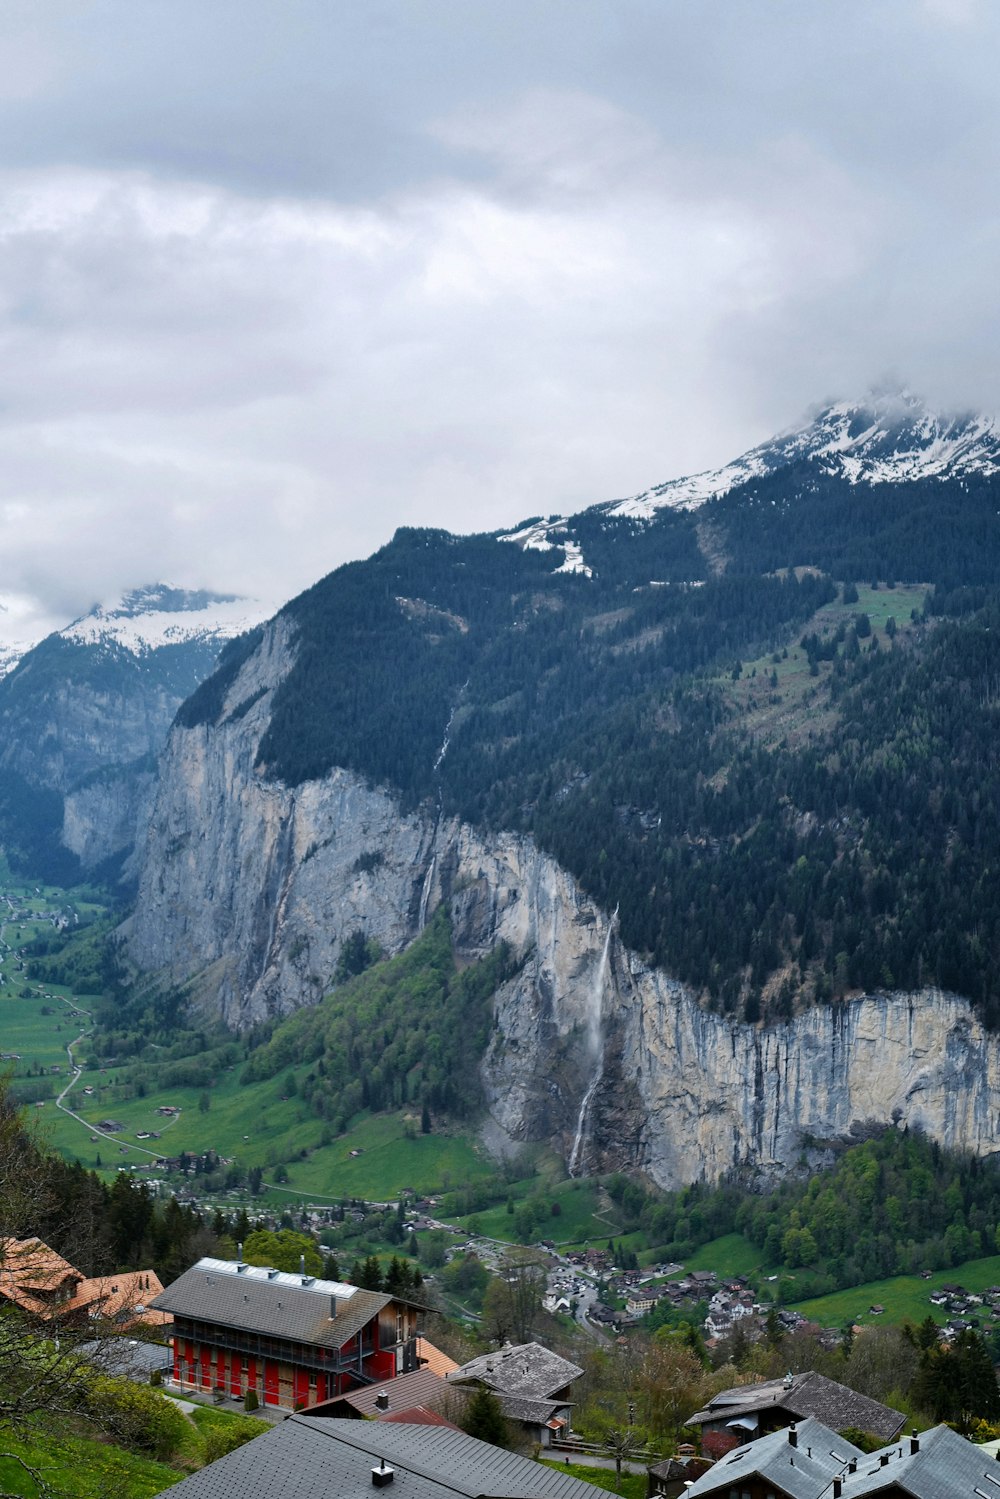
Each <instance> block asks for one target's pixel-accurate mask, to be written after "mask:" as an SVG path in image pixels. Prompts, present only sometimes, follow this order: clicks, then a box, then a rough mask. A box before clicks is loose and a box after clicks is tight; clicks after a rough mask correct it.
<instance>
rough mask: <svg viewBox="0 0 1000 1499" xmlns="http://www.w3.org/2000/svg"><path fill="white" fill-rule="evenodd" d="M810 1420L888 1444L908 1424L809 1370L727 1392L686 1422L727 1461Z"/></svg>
mask: <svg viewBox="0 0 1000 1499" xmlns="http://www.w3.org/2000/svg"><path fill="white" fill-rule="evenodd" d="M806 1418H814V1419H816V1420H817V1421H821V1422H822V1423H823V1424H824V1426H828V1427H830V1428H831V1429H832V1430H833V1431H843V1430H844V1429H845V1428H847V1427H855V1428H857V1430H859V1431H870V1432H871V1433H872V1434H873V1435H874V1436H876V1437H878V1438H879V1439H880V1440H881V1441H883V1442H888V1441H892V1439H893V1437H895V1436H897V1435H898V1433H899V1432H900V1431H901V1430H902V1427H903V1422H904V1421H905V1420H906V1417H905V1416H904V1415H903V1413H902V1412H901V1411H896V1410H892V1409H891V1408H890V1407H889V1406H887V1405H882V1404H880V1403H879V1401H877V1400H869V1399H868V1397H867V1396H866V1395H859V1394H857V1392H856V1391H854V1390H851V1389H848V1387H847V1385H842V1384H838V1383H837V1381H836V1380H835V1379H827V1378H825V1376H824V1375H822V1374H816V1373H814V1372H813V1371H812V1370H809V1371H808V1372H807V1373H805V1374H786V1375H785V1377H784V1379H769V1380H765V1381H764V1382H763V1383H760V1384H751V1385H738V1386H737V1387H736V1388H735V1389H733V1390H721V1391H720V1392H719V1394H718V1395H714V1396H713V1397H712V1399H711V1400H710V1401H709V1402H708V1405H707V1406H705V1408H704V1409H703V1410H699V1411H695V1413H694V1415H692V1416H689V1417H688V1420H687V1423H686V1424H687V1425H688V1426H700V1427H701V1449H702V1451H703V1452H704V1453H705V1454H706V1455H708V1456H711V1457H721V1456H722V1455H723V1454H724V1453H727V1452H730V1451H732V1449H733V1448H734V1447H738V1446H741V1445H742V1444H743V1443H745V1442H747V1441H751V1442H753V1441H754V1439H760V1438H763V1437H764V1436H766V1435H768V1434H769V1433H771V1432H773V1431H777V1430H785V1429H786V1428H788V1427H789V1426H790V1425H792V1424H793V1423H794V1422H796V1421H801V1420H804V1419H806Z"/></svg>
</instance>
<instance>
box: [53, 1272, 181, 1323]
mask: <svg viewBox="0 0 1000 1499" xmlns="http://www.w3.org/2000/svg"><path fill="white" fill-rule="evenodd" d="M162 1291H163V1283H162V1282H161V1280H160V1277H159V1276H158V1275H157V1273H156V1271H155V1270H126V1271H124V1272H123V1273H122V1274H120V1275H96V1276H92V1277H91V1278H90V1279H89V1280H84V1281H81V1282H80V1287H79V1290H78V1291H77V1294H76V1298H74V1299H78V1300H79V1302H80V1304H81V1306H90V1305H92V1306H93V1310H92V1311H91V1314H90V1315H91V1316H93V1317H102V1318H105V1319H106V1320H107V1321H109V1322H115V1323H117V1325H118V1326H119V1327H120V1328H121V1329H122V1330H123V1331H124V1330H126V1329H127V1328H130V1327H134V1326H135V1325H136V1323H139V1322H143V1323H145V1324H146V1325H147V1326H150V1327H166V1326H169V1324H170V1323H171V1322H173V1320H174V1319H173V1316H172V1315H171V1313H170V1312H161V1311H156V1310H154V1309H153V1308H152V1307H150V1305H149V1303H150V1302H151V1301H152V1299H153V1297H154V1296H159V1295H161V1293H162Z"/></svg>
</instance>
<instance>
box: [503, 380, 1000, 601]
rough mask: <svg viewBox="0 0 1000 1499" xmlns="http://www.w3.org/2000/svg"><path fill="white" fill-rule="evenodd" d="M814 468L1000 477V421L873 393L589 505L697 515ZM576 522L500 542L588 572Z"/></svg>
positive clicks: (630, 515) (880, 475) (648, 514)
mask: <svg viewBox="0 0 1000 1499" xmlns="http://www.w3.org/2000/svg"><path fill="white" fill-rule="evenodd" d="M803 461H805V462H808V463H814V464H815V465H816V467H817V469H818V470H819V471H820V472H821V473H824V474H831V475H835V476H840V477H842V478H844V479H846V480H847V481H848V482H849V483H851V484H860V483H865V484H898V483H902V482H904V481H906V480H917V479H937V480H943V479H958V478H963V477H965V476H968V475H972V474H984V475H989V474H995V473H998V472H1000V421H998V420H997V418H995V417H988V416H981V415H977V414H974V413H966V414H964V415H956V416H947V415H943V414H941V413H935V412H932V411H930V410H929V409H928V407H927V406H926V405H925V404H924V402H923V401H922V400H920V398H919V397H917V396H915V395H913V394H912V392H910V391H906V390H885V391H873V392H871V393H869V395H868V396H866V397H865V399H864V400H863V401H861V402H857V403H851V402H838V403H836V404H834V405H831V406H826V407H823V408H822V409H821V410H820V411H819V412H817V413H816V414H815V415H811V416H809V417H808V418H807V419H806V420H805V421H804V422H801V423H800V424H799V425H797V426H795V427H791V428H789V429H788V430H787V431H785V432H782V433H779V434H778V436H777V437H773V438H771V439H770V440H769V441H767V442H764V443H760V444H759V445H758V446H757V447H755V448H751V449H750V450H749V451H748V452H746V453H744V454H742V456H741V457H739V458H736V459H734V460H733V461H732V462H731V463H727V464H725V465H724V466H723V467H722V468H717V469H708V470H706V471H705V472H704V473H700V474H691V475H688V476H687V477H684V478H679V479H669V480H667V482H666V483H664V484H657V485H655V486H654V487H653V488H652V489H646V490H643V492H642V493H641V494H637V495H633V496H632V497H631V498H629V499H624V500H610V501H605V502H602V503H599V504H597V505H593V506H591V507H590V509H591V511H592V512H598V513H601V514H604V515H607V516H609V517H613V518H619V517H621V518H627V519H632V520H639V521H648V520H652V519H653V518H654V516H655V515H656V513H657V511H659V510H664V509H670V510H687V511H690V510H697V509H699V508H700V507H701V506H702V505H705V504H707V503H708V501H709V500H714V499H718V498H720V497H721V496H722V495H725V494H728V493H729V492H730V490H733V489H736V488H738V487H739V486H740V485H741V484H746V483H748V482H749V481H751V480H752V479H761V478H765V477H766V476H767V475H769V474H774V473H777V472H779V471H780V470H781V469H783V468H788V467H789V466H790V465H792V464H794V463H801V462H803ZM570 526H571V517H568V516H550V517H549V518H548V519H540V520H534V521H531V522H529V523H527V524H525V525H523V526H521V527H519V528H518V529H517V530H515V531H510V532H506V533H505V534H504V535H503V536H502V537H501V540H503V541H513V542H516V543H517V544H518V545H520V546H522V547H526V548H528V549H536V548H537V549H540V550H548V549H549V548H550V547H552V546H563V547H564V548H565V549H566V561H565V563H564V564H563V566H562V568H561V569H560V571H565V572H581V573H586V574H589V572H590V569H589V568H588V567H587V566H586V564H585V563H584V561H583V557H582V555H581V553H580V548H579V546H575V547H574V549H573V551H572V552H571V550H570V545H572V543H570V544H569V545H568V544H567V537H568V535H569V534H570V533H569V532H568V530H567V528H568V527H570Z"/></svg>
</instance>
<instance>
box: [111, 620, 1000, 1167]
mask: <svg viewBox="0 0 1000 1499" xmlns="http://www.w3.org/2000/svg"><path fill="white" fill-rule="evenodd" d="M293 650H294V625H292V624H291V623H290V622H289V620H288V619H287V618H286V617H284V616H282V617H279V619H278V620H276V621H275V622H274V623H273V624H272V626H270V627H269V628H268V630H267V632H266V633H265V636H264V641H263V644H262V646H261V647H260V649H259V650H257V651H256V652H255V654H254V655H253V656H251V657H250V659H249V660H248V661H246V662H245V663H244V665H243V666H242V668H241V669H240V671H239V673H238V675H237V676H236V678H235V680H234V681H233V682H232V683H231V685H230V686H229V688H228V691H227V695H226V697H225V701H224V705H223V709H222V712H221V714H220V715H219V717H218V719H217V721H216V722H215V723H214V724H213V725H206V724H200V725H198V726H197V727H194V728H182V727H177V728H175V729H174V731H173V732H172V734H171V737H170V740H169V742H168V745H167V749H166V752H165V755H164V758H163V761H162V764H161V770H160V777H159V784H158V791H157V795H156V800H155V803H154V806H153V809H152V813H151V816H150V818H149V823H148V832H147V835H146V841H145V845H144V847H143V848H142V849H141V850H140V855H139V864H140V871H141V877H140V889H139V898H138V903H137V907H136V910H135V913H134V916H133V917H132V919H131V921H130V923H129V928H128V938H129V950H130V953H131V957H132V959H133V961H134V962H135V963H136V964H137V965H138V966H139V967H140V968H141V969H143V970H146V971H150V972H158V973H160V974H162V975H164V976H169V977H170V978H171V979H173V980H175V981H178V982H190V984H191V988H192V992H193V993H194V994H195V995H196V996H197V997H198V999H199V1001H200V1003H201V1004H203V1005H204V1006H205V1007H206V1008H208V1009H210V1010H212V1011H215V1012H217V1013H221V1015H222V1016H223V1017H224V1019H225V1020H226V1022H227V1023H228V1024H229V1025H231V1026H232V1027H234V1028H236V1029H240V1028H245V1027H247V1026H249V1025H251V1024H253V1023H254V1022H256V1021H259V1020H261V1019H263V1018H265V1017H266V1016H269V1015H276V1014H282V1013H285V1012H288V1011H290V1010H292V1009H294V1008H295V1007H297V1006H300V1005H303V1004H309V1003H312V1002H315V1001H316V1000H317V999H318V998H319V997H320V995H321V994H322V993H323V992H324V990H325V989H326V988H327V986H328V984H329V981H330V978H331V975H332V974H333V972H334V969H335V966H336V961H337V956H338V953H339V950H340V946H341V944H342V942H343V940H344V939H345V938H346V937H347V936H348V935H349V934H350V933H351V932H353V931H354V930H356V929H358V928H360V929H362V930H364V932H365V933H366V934H367V935H368V936H370V937H374V938H375V939H377V941H378V942H379V943H380V944H381V946H382V947H383V949H385V950H386V951H387V952H390V953H392V952H397V951H399V950H400V949H401V948H402V947H404V946H405V945H406V944H407V943H408V942H409V941H411V940H412V938H413V937H414V936H415V935H416V934H417V932H418V931H419V930H420V929H421V927H422V925H423V924H424V922H425V921H426V919H427V916H428V914H429V913H430V912H431V911H433V910H434V909H435V907H436V906H437V905H438V904H439V903H440V902H441V901H442V900H445V899H447V900H449V901H450V902H451V907H452V913H453V919H454V926H455V933H456V939H457V942H458V945H459V947H460V949H461V950H463V951H464V952H465V953H467V954H469V955H474V954H476V953H479V952H483V951H486V950H488V949H489V948H490V947H491V946H493V945H494V944H495V943H497V942H499V941H506V942H508V943H509V944H510V946H511V947H512V949H513V950H514V951H515V953H516V954H517V955H518V956H519V957H520V958H521V959H522V963H521V966H520V969H519V971H518V973H517V975H516V977H515V978H514V979H512V980H511V981H510V982H509V983H508V984H507V985H506V986H505V987H504V988H503V990H502V991H501V992H500V993H499V994H498V996H497V1004H496V1029H495V1033H494V1038H493V1041H492V1042H491V1045H490V1048H489V1051H488V1054H487V1056H486V1058H485V1059H484V1063H483V1078H484V1083H485V1087H486V1092H487V1097H488V1100H489V1115H490V1123H489V1126H488V1131H489V1137H490V1138H491V1140H492V1141H493V1142H494V1143H495V1144H501V1145H502V1143H503V1142H516V1141H523V1140H543V1139H544V1140H553V1141H555V1142H556V1143H557V1144H559V1145H561V1147H562V1149H563V1150H564V1152H565V1155H566V1157H567V1160H568V1161H569V1162H570V1164H571V1169H573V1170H580V1171H582V1170H585V1169H589V1168H596V1167H601V1168H605V1169H607V1168H611V1167H630V1168H639V1169H642V1170H644V1171H646V1172H648V1173H649V1175H650V1176H651V1177H652V1178H653V1179H654V1180H656V1181H657V1182H659V1183H660V1184H661V1185H664V1186H671V1185H676V1184H678V1183H682V1182H687V1181H691V1180H695V1179H697V1178H701V1177H705V1178H709V1179H711V1178H715V1177H717V1176H719V1175H720V1174H721V1173H722V1172H724V1171H726V1170H727V1169H729V1168H731V1167H734V1166H740V1167H748V1168H758V1169H760V1170H762V1171H763V1172H765V1173H773V1172H775V1171H778V1170H781V1169H782V1168H783V1167H787V1166H788V1165H790V1164H792V1163H794V1162H795V1160H796V1159H797V1158H798V1156H799V1155H800V1153H801V1151H802V1150H803V1148H804V1146H806V1145H808V1144H810V1143H812V1142H814V1141H822V1140H824V1139H829V1138H831V1137H834V1136H840V1135H845V1134H847V1133H848V1132H849V1131H850V1130H851V1127H852V1125H856V1124H858V1123H863V1122H866V1121H869V1120H877V1121H881V1122H889V1121H906V1122H907V1123H909V1124H911V1125H918V1126H920V1127H921V1128H922V1129H924V1130H926V1131H927V1133H928V1134H930V1135H932V1136H934V1137H935V1138H937V1139H939V1140H940V1141H941V1142H942V1143H944V1144H947V1145H953V1146H966V1147H969V1148H973V1149H976V1150H978V1151H981V1152H983V1153H990V1152H993V1151H995V1150H996V1149H997V1147H998V1141H1000V1051H998V1046H997V1043H996V1040H995V1038H993V1037H991V1036H987V1035H985V1034H984V1033H983V1031H982V1028H981V1027H980V1026H979V1024H978V1023H977V1021H976V1020H975V1019H974V1017H973V1016H972V1014H971V1011H970V1008H969V1006H968V1005H967V1003H966V1002H965V1001H963V1000H961V999H959V998H956V997H954V996H951V995H946V994H942V993H940V992H938V991H935V990H925V991H924V992H922V993H919V994H873V995H868V996H865V997H863V998H860V999H856V1000H854V1001H852V1002H850V1003H848V1004H843V1005H839V1006H837V1007H834V1008H824V1009H814V1010H812V1011H810V1012H808V1013H806V1014H804V1015H802V1016H801V1017H799V1018H797V1019H795V1020H793V1021H791V1022H789V1023H787V1024H785V1025H781V1026H777V1027H772V1028H769V1029H759V1028H755V1027H753V1026H746V1025H740V1024H736V1023H733V1022H730V1021H729V1020H726V1019H724V1018H721V1017H719V1016H718V1015H715V1014H713V1013H710V1012H707V1011H705V1010H703V1009H701V1008H700V1007H699V1005H698V1004H697V1003H696V1002H695V1000H694V998H693V997H692V996H691V994H690V993H688V992H687V991H686V990H685V989H684V987H683V986H682V985H680V984H678V983H676V982H675V981H673V980H671V979H670V978H669V977H668V976H667V975H666V974H664V973H662V972H658V971H655V970H652V969H650V968H649V967H648V966H646V965H645V964H644V963H643V962H642V961H641V960H640V959H639V957H638V956H637V955H636V954H634V953H631V952H629V951H628V950H626V949H625V948H624V946H623V945H622V944H621V943H620V941H619V940H618V938H617V935H616V932H615V929H614V919H613V917H610V916H609V914H608V913H606V912H602V911H600V910H599V909H598V908H597V907H596V906H595V905H594V904H593V903H592V902H591V901H590V900H588V899H587V898H586V897H584V896H583V895H582V894H581V892H580V890H579V888H578V886H577V885H576V883H575V881H574V880H573V879H572V877H571V876H570V875H569V874H567V873H566V872H565V871H564V870H563V869H561V868H560V867H559V866H558V865H557V864H556V863H555V862H554V861H553V860H552V859H551V858H549V857H548V856H546V855H545V854H543V853H541V852H540V851H539V850H538V848H537V847H536V846H535V845H534V844H533V843H532V842H531V841H530V840H528V839H525V838H521V837H518V836H515V835H513V834H504V833H501V834H484V833H481V832H479V831H476V830H474V829H472V828H470V827H468V826H466V825H463V824H461V823H459V822H457V821H449V820H447V819H436V818H434V817H433V816H432V815H430V814H429V813H412V814H404V813H402V812H401V811H400V808H399V806H398V805H397V803H396V802H395V801H394V799H393V798H392V797H391V796H390V795H389V794H387V793H386V792H385V791H384V790H381V789H378V788H376V787H373V786H371V785H369V784H366V783H365V782H364V781H363V780H362V779H361V778H360V777H358V776H356V775H354V774H352V773H349V772H347V771H345V770H336V771H334V772H332V773H331V774H330V775H328V776H326V777H324V778H323V779H322V780H316V781H309V782H305V783H303V784H302V785H300V786H298V787H296V788H294V789H290V788H288V787H286V786H284V785H282V784H280V783H279V782H276V781H274V780H271V779H269V778H268V775H267V770H266V767H259V766H256V765H255V759H256V754H257V747H258V745H259V743H260V741H261V737H262V735H263V732H264V730H265V729H266V727H267V723H268V720H269V713H270V703H271V700H272V696H273V692H274V690H275V688H276V687H277V686H278V685H279V684H280V682H281V681H282V679H283V677H284V676H285V674H286V673H287V671H288V669H289V667H290V664H291V661H292V654H293Z"/></svg>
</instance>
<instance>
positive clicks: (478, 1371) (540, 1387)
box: [448, 1343, 583, 1447]
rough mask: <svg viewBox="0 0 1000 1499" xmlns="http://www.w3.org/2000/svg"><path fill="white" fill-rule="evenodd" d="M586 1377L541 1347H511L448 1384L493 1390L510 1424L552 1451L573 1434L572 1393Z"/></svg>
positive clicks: (464, 1369) (466, 1367)
mask: <svg viewBox="0 0 1000 1499" xmlns="http://www.w3.org/2000/svg"><path fill="white" fill-rule="evenodd" d="M582 1373H583V1370H582V1369H581V1368H579V1367H578V1366H577V1365H576V1364H571V1363H570V1362H569V1360H568V1359H564V1358H560V1357H559V1355H558V1354H557V1353H552V1352H551V1351H550V1350H549V1349H548V1348H544V1347H543V1346H542V1344H541V1343H519V1344H517V1345H516V1346H515V1347H511V1345H510V1344H509V1343H506V1344H505V1345H504V1347H503V1348H501V1349H500V1350H499V1352H497V1353H484V1354H480V1356H479V1357H478V1358H473V1359H470V1360H469V1362H468V1363H466V1364H463V1365H462V1366H461V1368H459V1369H456V1370H455V1372H454V1373H453V1374H449V1375H448V1383H449V1384H450V1385H457V1386H459V1387H460V1388H469V1387H475V1386H477V1385H478V1386H480V1387H482V1388H484V1389H487V1390H492V1392H493V1394H494V1395H496V1396H497V1397H498V1399H499V1401H500V1405H501V1408H502V1410H503V1413H504V1415H505V1416H506V1417H507V1418H508V1420H511V1421H514V1422H516V1423H517V1425H518V1426H520V1427H521V1428H522V1430H523V1432H524V1434H525V1436H526V1437H527V1438H528V1439H529V1440H531V1441H532V1442H537V1443H539V1444H540V1445H541V1446H542V1447H548V1446H549V1445H550V1444H551V1443H552V1441H553V1440H555V1439H557V1438H558V1437H559V1436H560V1435H561V1434H562V1432H564V1431H568V1430H569V1424H570V1414H571V1411H572V1402H571V1400H570V1393H571V1387H572V1383H573V1380H574V1379H579V1377H580V1375H581V1374H582Z"/></svg>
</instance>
